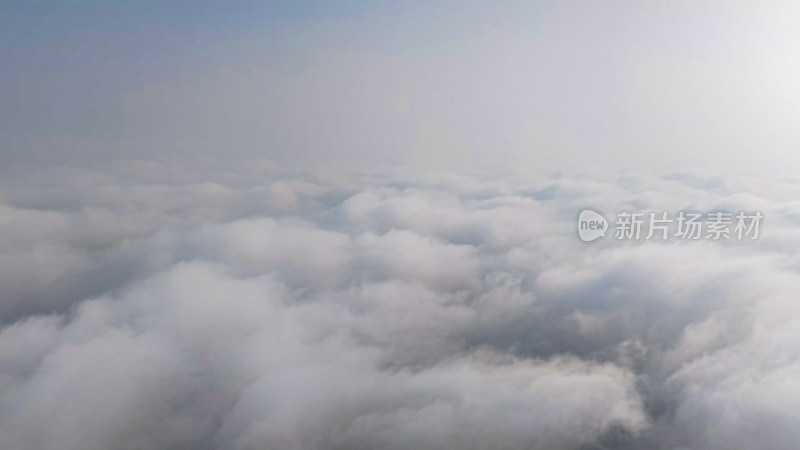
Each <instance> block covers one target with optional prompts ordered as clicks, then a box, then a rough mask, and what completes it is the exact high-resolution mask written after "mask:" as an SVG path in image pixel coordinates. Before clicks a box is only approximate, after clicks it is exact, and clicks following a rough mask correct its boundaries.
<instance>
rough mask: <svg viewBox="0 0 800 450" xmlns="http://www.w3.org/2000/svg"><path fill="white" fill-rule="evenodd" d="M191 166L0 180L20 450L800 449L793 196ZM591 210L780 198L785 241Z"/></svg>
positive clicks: (728, 188) (8, 430)
mask: <svg viewBox="0 0 800 450" xmlns="http://www.w3.org/2000/svg"><path fill="white" fill-rule="evenodd" d="M183 170H184V171H183V172H181V167H179V166H176V167H170V166H169V165H167V164H156V163H146V162H135V163H124V164H116V165H112V166H108V167H104V168H102V169H97V170H93V171H90V170H78V169H73V168H56V169H54V168H49V169H46V168H38V167H14V168H12V169H8V170H6V173H4V174H3V175H4V176H3V177H2V178H0V180H2V181H0V200H2V205H0V268H2V270H0V284H1V285H2V287H3V294H2V296H0V317H2V328H0V436H2V440H3V442H4V445H7V446H9V448H19V449H51V448H53V449H55V448H58V449H84V450H85V449H109V448H114V449H117V448H118V449H126V448H175V449H181V448H186V449H189V448H191V449H202V448H209V449H210V448H226V449H256V448H265V447H275V448H289V449H311V448H333V449H337V448H341V449H345V448H347V449H358V448H364V449H366V448H393V449H406V448H408V449H411V448H431V449H449V448H459V449H469V448H475V449H485V448H504V449H517V448H518V449H527V448H542V449H545V448H574V449H586V448H618V449H632V448H635V449H645V448H664V449H673V448H674V449H677V448H692V449H706V448H707V449H712V448H730V449H750V448H755V447H768V448H775V449H783V448H786V449H789V448H794V447H795V446H796V445H795V442H796V441H797V439H798V438H800V436H798V433H797V431H796V430H798V429H800V428H798V426H797V425H798V422H800V408H798V406H797V405H798V404H800V381H798V380H797V377H796V374H797V373H798V370H800V344H798V342H800V319H799V318H800V307H799V306H797V305H796V302H795V296H796V293H797V292H799V291H800V277H799V276H798V275H797V268H798V256H797V255H796V253H795V252H794V251H793V249H794V248H796V247H795V246H794V244H795V243H796V242H798V241H799V240H800V234H798V232H797V231H796V224H797V221H798V215H797V212H796V211H798V208H797V205H796V202H795V201H794V200H792V199H793V198H796V194H797V193H798V190H799V189H800V185H798V184H796V183H795V182H793V181H792V180H777V181H776V180H769V181H766V180H762V179H757V178H738V177H707V176H702V175H696V174H676V175H672V176H669V177H654V176H646V175H641V174H631V173H624V174H619V175H617V176H615V177H587V176H567V175H559V176H554V177H549V178H546V177H527V176H524V174H521V175H520V174H516V175H514V174H503V175H496V174H495V175H492V174H483V175H473V176H466V175H460V176H456V175H442V174H435V175H434V176H428V175H426V174H420V173H415V174H407V173H403V172H400V171H398V172H383V173H380V172H373V173H357V172H349V173H348V172H342V173H332V172H313V171H310V172H302V173H299V172H298V173H289V172H282V171H279V170H277V169H275V168H274V167H271V166H269V165H267V164H249V165H246V166H240V165H237V164H230V165H215V164H208V165H206V166H201V167H196V168H188V169H187V168H185V167H184V168H183ZM176 180H178V181H176ZM585 206H593V207H596V208H599V209H601V210H604V211H616V210H623V209H641V210H648V209H653V210H670V211H677V210H680V209H715V208H731V209H759V210H761V211H762V212H763V213H764V214H765V216H766V222H765V227H766V228H765V230H764V231H763V235H762V238H761V239H760V240H758V241H752V242H677V241H669V242H666V243H661V242H646V243H619V242H614V241H613V240H605V241H601V242H597V243H595V244H592V245H586V244H583V243H581V242H579V241H578V240H577V239H576V238H575V235H574V223H573V221H574V219H575V217H576V215H575V214H576V212H577V211H578V210H579V209H580V208H582V207H585Z"/></svg>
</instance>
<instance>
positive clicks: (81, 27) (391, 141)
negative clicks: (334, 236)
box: [0, 1, 800, 173]
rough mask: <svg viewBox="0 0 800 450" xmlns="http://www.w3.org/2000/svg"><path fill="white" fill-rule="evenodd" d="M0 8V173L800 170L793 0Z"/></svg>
mask: <svg viewBox="0 0 800 450" xmlns="http://www.w3.org/2000/svg"><path fill="white" fill-rule="evenodd" d="M1 10H2V13H0V14H2V15H0V41H2V42H3V45H2V46H1V47H0V60H2V61H3V64H2V65H0V81H2V82H0V98H2V99H3V101H2V102H1V103H0V146H2V147H0V148H1V150H0V162H2V164H4V165H5V164H7V163H9V162H13V161H28V162H35V163H38V164H64V163H66V164H71V165H86V164H92V163H95V162H107V161H113V160H118V159H139V158H185V157H190V156H204V157H207V156H210V157H214V158H225V159H250V158H266V159H271V160H276V161H279V162H283V163H286V164H294V165H303V164H307V163H309V162H312V161H313V162H322V163H326V162H336V163H351V164H366V165H379V164H382V165H393V164H411V165H413V164H422V165H426V166H429V167H430V166H436V165H437V164H441V165H444V166H447V167H474V166H476V165H492V164H500V165H505V164H507V165H522V166H525V167H530V168H542V169H545V170H564V169H571V168H579V169H580V168H584V167H592V166H600V167H607V168H611V169H619V168H637V167H645V168H648V169H650V170H667V171H669V170H684V169H687V168H691V169H694V170H698V169H699V170H708V169H710V170H742V171H745V170H754V171H766V172H767V173H791V172H792V170H793V168H794V167H796V166H797V165H800V157H798V156H796V153H797V152H796V150H797V149H798V147H800V146H799V145H798V144H800V134H798V133H797V132H796V118H797V117H800V87H799V86H800V85H798V83H797V81H796V80H797V79H800V50H798V47H797V44H798V42H800V28H798V27H797V26H796V24H797V23H800V6H798V5H797V3H796V2H791V1H785V2H784V1H765V2H755V1H753V2H742V1H716V2H709V1H677V2H634V1H630V2H623V1H618V2H589V1H584V2H574V1H548V2H530V1H526V2H483V3H480V2H437V3H435V4H430V5H421V4H418V5H413V6H412V5H411V4H410V3H403V4H400V3H396V2H377V3H376V2H358V1H351V2H342V3H340V4H337V5H336V6H335V7H334V6H333V5H332V4H331V3H329V2H305V3H303V4H302V5H299V4H297V3H296V2H288V1H287V2H267V4H262V2H244V1H235V2H225V3H222V2H218V3H217V2H188V1H187V2H177V3H174V2H173V3H171V6H164V5H163V4H161V3H160V2H125V3H122V2H100V1H96V2H78V1H74V2H45V1H43V2H4V6H3V7H2V8H1Z"/></svg>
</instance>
